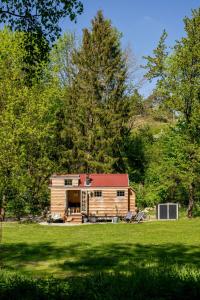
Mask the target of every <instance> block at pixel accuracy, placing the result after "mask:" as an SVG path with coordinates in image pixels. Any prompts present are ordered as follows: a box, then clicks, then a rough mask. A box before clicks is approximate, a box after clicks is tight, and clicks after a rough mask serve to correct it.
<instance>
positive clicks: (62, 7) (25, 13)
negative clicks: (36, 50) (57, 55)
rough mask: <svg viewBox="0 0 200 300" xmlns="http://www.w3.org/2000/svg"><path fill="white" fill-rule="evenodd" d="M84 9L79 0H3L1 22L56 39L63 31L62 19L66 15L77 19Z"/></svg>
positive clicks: (51, 39) (15, 28)
mask: <svg viewBox="0 0 200 300" xmlns="http://www.w3.org/2000/svg"><path fill="white" fill-rule="evenodd" d="M82 11H83V5H82V3H81V1H78V0H61V1H60V0H51V1H49V0H48V1H47V0H44V1H35V0H34V1H33V0H25V1H24V0H23V1H22V0H16V1H10V0H1V1H0V22H1V23H2V22H3V23H6V24H8V25H9V26H10V27H11V28H12V29H13V30H16V31H23V32H29V33H30V32H32V33H35V34H36V33H37V34H40V35H41V36H43V37H45V38H47V39H49V40H50V41H55V39H56V38H57V37H58V36H59V35H60V32H61V28H60V25H59V22H60V20H61V19H62V18H64V17H66V16H69V18H70V19H71V20H75V19H76V16H77V15H78V14H81V13H82Z"/></svg>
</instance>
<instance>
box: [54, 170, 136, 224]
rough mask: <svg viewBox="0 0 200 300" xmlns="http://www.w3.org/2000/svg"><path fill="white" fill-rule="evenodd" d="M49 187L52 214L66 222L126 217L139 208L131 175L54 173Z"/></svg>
mask: <svg viewBox="0 0 200 300" xmlns="http://www.w3.org/2000/svg"><path fill="white" fill-rule="evenodd" d="M49 188H50V190H51V214H52V215H53V214H59V215H61V217H63V219H64V221H66V222H76V223H81V222H82V220H83V217H85V218H84V219H86V218H90V217H95V218H96V219H97V220H98V219H99V220H100V219H103V218H106V219H109V218H110V219H112V218H113V217H116V216H118V217H123V216H125V215H126V213H127V212H128V211H132V212H135V209H136V207H135V192H134V190H133V189H132V188H131V187H130V186H129V178H128V174H53V175H52V176H51V178H50V184H49Z"/></svg>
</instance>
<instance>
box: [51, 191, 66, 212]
mask: <svg viewBox="0 0 200 300" xmlns="http://www.w3.org/2000/svg"><path fill="white" fill-rule="evenodd" d="M65 206H66V191H65V190H64V189H51V213H60V214H61V215H64V212H65Z"/></svg>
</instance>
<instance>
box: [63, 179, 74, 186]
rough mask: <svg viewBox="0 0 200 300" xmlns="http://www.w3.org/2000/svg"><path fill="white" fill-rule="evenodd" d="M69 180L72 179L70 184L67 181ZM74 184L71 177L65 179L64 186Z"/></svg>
mask: <svg viewBox="0 0 200 300" xmlns="http://www.w3.org/2000/svg"><path fill="white" fill-rule="evenodd" d="M67 181H70V182H71V183H70V184H67V183H66V182H67ZM72 184H73V180H72V179H71V178H65V179H64V186H72Z"/></svg>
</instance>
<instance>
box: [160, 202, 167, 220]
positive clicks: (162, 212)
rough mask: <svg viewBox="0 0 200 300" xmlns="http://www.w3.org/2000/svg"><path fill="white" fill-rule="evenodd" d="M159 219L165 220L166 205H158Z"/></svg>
mask: <svg viewBox="0 0 200 300" xmlns="http://www.w3.org/2000/svg"><path fill="white" fill-rule="evenodd" d="M159 209H160V219H167V218H168V217H167V205H166V204H163V205H162V204H160V207H159Z"/></svg>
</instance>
